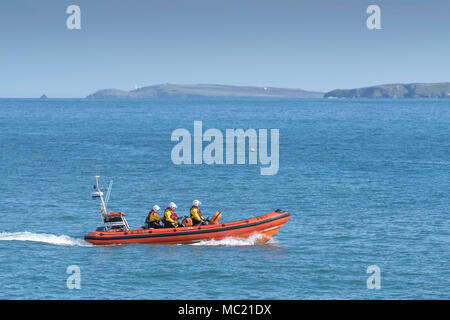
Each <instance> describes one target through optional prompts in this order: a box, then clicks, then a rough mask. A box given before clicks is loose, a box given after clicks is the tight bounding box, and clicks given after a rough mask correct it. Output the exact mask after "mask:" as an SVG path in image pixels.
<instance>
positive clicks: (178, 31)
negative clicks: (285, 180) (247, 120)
mask: <svg viewBox="0 0 450 320" xmlns="http://www.w3.org/2000/svg"><path fill="white" fill-rule="evenodd" d="M72 4H76V5H78V6H79V7H80V8H81V29H80V30H69V29H68V28H67V27H66V20H67V18H68V17H69V14H67V13H66V8H67V7H68V6H69V5H72ZM371 4H376V5H379V6H380V8H381V26H382V28H381V30H369V29H368V28H367V27H366V19H367V17H368V16H369V15H368V14H367V13H366V9H367V7H368V6H369V5H371ZM448 12H450V3H449V2H448V1H445V0H437V1H433V2H431V3H430V2H426V1H418V0H398V1H395V2H392V1H386V0H384V1H382V0H377V1H367V0H347V1H344V0H338V1H337V0H323V1H320V2H318V1H313V0H307V1H306V0H304V1H294V0H284V1H279V0H277V1H275V0H247V1H245V2H242V1H237V0H229V1H227V2H222V1H214V0H192V1H189V2H186V1H183V0H171V1H166V0H150V1H138V0H131V1H127V2H126V3H124V2H122V1H119V0H111V1H104V0H98V1H95V2H92V1H87V0H79V1H76V2H73V1H67V0H61V1H52V0H42V1H39V3H37V2H35V1H31V0H18V1H14V2H9V1H8V2H2V3H0V39H1V42H0V43H1V46H2V50H0V97H4V98H9V97H11V98H14V97H15V98H35V97H40V96H41V95H43V94H45V95H47V96H48V97H50V98H65V97H67V98H83V97H86V96H87V95H89V94H91V93H93V92H95V91H97V90H100V89H113V88H114V89H120V90H127V91H128V90H133V89H134V87H135V86H136V85H137V86H138V87H145V86H151V85H156V84H164V83H171V84H186V85H189V84H220V85H236V86H257V87H278V88H295V89H303V90H307V91H320V92H327V91H330V90H333V89H352V88H360V87H368V86H374V85H381V84H396V83H439V82H449V81H450V79H449V78H448V74H450V63H448V58H447V57H448V56H449V55H450V43H449V41H447V39H448V34H449V31H450V20H449V19H448V17H447V14H448Z"/></svg>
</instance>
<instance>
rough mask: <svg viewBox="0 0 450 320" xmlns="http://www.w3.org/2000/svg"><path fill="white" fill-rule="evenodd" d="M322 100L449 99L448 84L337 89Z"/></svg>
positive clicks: (413, 84) (449, 89)
mask: <svg viewBox="0 0 450 320" xmlns="http://www.w3.org/2000/svg"><path fill="white" fill-rule="evenodd" d="M324 98H368V99H424V98H425V99H426V98H429V99H442V98H450V82H441V83H410V84H401V83H399V84H383V85H379V86H372V87H365V88H359V89H344V90H342V89H338V90H333V91H330V92H327V93H325V95H324Z"/></svg>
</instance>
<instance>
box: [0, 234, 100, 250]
mask: <svg viewBox="0 0 450 320" xmlns="http://www.w3.org/2000/svg"><path fill="white" fill-rule="evenodd" d="M0 241H32V242H43V243H48V244H54V245H57V246H78V247H91V246H93V245H92V244H90V243H89V242H86V241H84V240H82V239H76V238H72V237H69V236H66V235H61V236H56V235H54V234H48V233H32V232H28V231H25V232H2V233H0Z"/></svg>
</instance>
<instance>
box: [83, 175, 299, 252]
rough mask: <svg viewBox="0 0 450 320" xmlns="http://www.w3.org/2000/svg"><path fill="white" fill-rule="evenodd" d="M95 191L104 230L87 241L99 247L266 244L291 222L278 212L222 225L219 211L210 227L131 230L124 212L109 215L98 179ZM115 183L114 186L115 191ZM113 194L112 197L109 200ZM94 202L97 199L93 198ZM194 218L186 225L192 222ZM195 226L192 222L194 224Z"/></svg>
mask: <svg viewBox="0 0 450 320" xmlns="http://www.w3.org/2000/svg"><path fill="white" fill-rule="evenodd" d="M95 178H96V181H97V183H96V186H94V189H97V190H98V191H97V192H95V193H96V194H95V198H96V199H99V200H100V202H101V204H100V209H101V211H102V218H103V221H104V223H105V226H104V227H100V228H97V231H95V232H91V233H89V234H87V235H86V236H85V237H84V239H85V240H86V241H88V242H90V243H92V244H96V245H111V244H126V243H142V244H189V243H195V242H199V241H202V240H220V239H224V238H227V237H236V238H248V237H250V236H252V235H255V234H258V235H260V237H259V238H258V240H257V241H259V242H266V241H267V240H269V239H270V238H271V237H273V235H275V234H276V233H277V232H278V231H279V230H280V228H281V227H282V226H283V224H284V223H286V222H287V221H288V220H289V217H290V216H289V213H288V212H287V211H283V210H276V211H273V212H271V213H268V214H266V215H263V216H259V217H255V218H250V219H245V220H240V221H234V222H219V220H220V218H221V216H222V213H221V212H219V211H217V212H216V213H215V214H214V216H213V217H212V218H211V219H210V220H209V224H207V225H197V226H192V225H189V224H190V223H186V224H187V226H184V227H179V228H158V229H153V228H149V229H145V228H136V229H132V230H131V229H130V228H129V226H128V223H127V221H126V219H125V215H124V214H123V213H122V212H119V213H107V211H106V204H105V202H104V200H103V193H102V192H101V190H102V189H105V188H101V187H99V186H98V176H96V177H95ZM111 185H112V183H110V188H111ZM109 192H110V189H109V190H108V196H107V198H108V199H109ZM93 198H94V196H93ZM189 219H190V218H187V219H185V220H184V221H186V222H189ZM191 222H192V221H191Z"/></svg>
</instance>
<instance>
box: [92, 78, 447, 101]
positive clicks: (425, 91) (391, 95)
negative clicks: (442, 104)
mask: <svg viewBox="0 0 450 320" xmlns="http://www.w3.org/2000/svg"><path fill="white" fill-rule="evenodd" d="M86 98H88V99H160V98H294V99H299V98H300V99H301V98H303V99H313V98H329V99H331V98H347V99H358V98H359V99H426V98H429V99H443V98H450V82H441V83H410V84H402V83H399V84H383V85H377V86H371V87H364V88H357V89H336V90H332V91H330V92H327V93H323V92H319V91H307V90H303V89H288V88H276V87H253V86H231V85H220V84H191V85H189V84H188V85H180V84H169V83H167V84H158V85H152V86H147V87H142V88H139V89H135V90H130V91H126V90H119V89H102V90H98V91H97V92H95V93H93V94H90V95H88V96H87V97H86Z"/></svg>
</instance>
